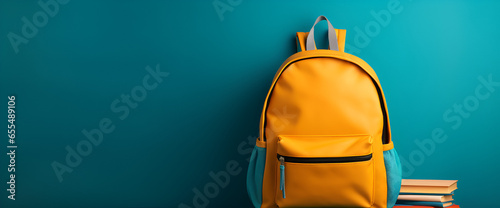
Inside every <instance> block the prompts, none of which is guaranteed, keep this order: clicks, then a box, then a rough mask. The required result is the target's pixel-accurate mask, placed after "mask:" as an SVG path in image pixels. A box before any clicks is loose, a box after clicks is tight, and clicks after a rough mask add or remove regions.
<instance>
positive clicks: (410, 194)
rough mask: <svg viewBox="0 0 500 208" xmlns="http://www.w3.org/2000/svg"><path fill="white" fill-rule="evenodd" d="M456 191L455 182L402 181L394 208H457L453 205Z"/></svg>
mask: <svg viewBox="0 0 500 208" xmlns="http://www.w3.org/2000/svg"><path fill="white" fill-rule="evenodd" d="M456 189H457V181H456V180H414V179H403V181H402V182H401V191H400V193H399V196H398V201H397V202H396V206H395V207H394V208H412V207H413V208H433V207H448V208H458V207H459V206H458V205H454V203H453V192H454V191H455V190H456Z"/></svg>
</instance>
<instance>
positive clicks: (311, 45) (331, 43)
mask: <svg viewBox="0 0 500 208" xmlns="http://www.w3.org/2000/svg"><path fill="white" fill-rule="evenodd" d="M322 20H326V22H327V23H328V48H329V49H330V50H335V51H338V50H339V45H338V43H337V35H336V34H335V28H333V26H332V24H331V23H330V21H328V19H327V18H326V17H325V16H323V15H321V16H319V17H318V18H317V19H316V22H315V23H314V25H313V26H312V28H311V30H310V31H309V35H307V44H306V50H308V51H310V50H315V49H316V43H315V42H314V26H316V24H318V22H321V21H322Z"/></svg>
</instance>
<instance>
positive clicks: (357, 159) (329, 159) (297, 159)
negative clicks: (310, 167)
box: [278, 154, 372, 164]
mask: <svg viewBox="0 0 500 208" xmlns="http://www.w3.org/2000/svg"><path fill="white" fill-rule="evenodd" d="M281 158H283V162H282V163H281V164H284V161H287V162H292V163H347V162H361V161H367V160H370V159H372V154H369V155H362V156H350V157H289V156H283V155H280V154H278V159H280V162H281Z"/></svg>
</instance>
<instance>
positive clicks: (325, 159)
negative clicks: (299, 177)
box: [278, 154, 372, 199]
mask: <svg viewBox="0 0 500 208" xmlns="http://www.w3.org/2000/svg"><path fill="white" fill-rule="evenodd" d="M371 159H372V154H369V155H362V156H350V157H313V158H307V157H288V156H283V155H280V154H278V160H279V161H280V190H281V193H282V194H283V199H284V198H286V195H285V160H286V161H287V162H291V163H349V162H361V161H367V160H371Z"/></svg>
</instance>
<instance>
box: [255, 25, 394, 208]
mask: <svg viewBox="0 0 500 208" xmlns="http://www.w3.org/2000/svg"><path fill="white" fill-rule="evenodd" d="M322 20H326V21H327V23H328V39H329V49H316V45H315V42H314V26H315V25H316V24H317V23H318V22H320V21H322ZM345 34H346V31H345V30H338V29H334V28H333V26H332V25H331V24H330V22H329V21H328V19H326V17H324V16H320V17H318V19H317V20H316V22H315V23H314V25H313V27H312V28H311V30H310V31H309V33H303V32H299V33H297V45H298V50H299V52H297V53H295V54H294V55H292V56H291V57H289V58H288V59H287V60H286V61H285V62H284V63H283V64H282V65H281V67H280V69H279V70H278V72H277V73H276V75H275V77H274V80H273V82H272V85H271V89H270V90H269V93H268V94H267V97H266V99H265V102H264V108H263V110H262V116H261V120H260V136H259V138H258V139H257V142H256V146H255V148H254V150H253V152H252V156H251V159H250V165H249V168H248V174H247V190H248V193H249V196H250V199H251V201H252V203H253V205H254V206H255V207H256V208H274V207H374V208H375V207H376V208H385V207H393V206H394V204H395V202H396V199H397V196H398V193H399V189H400V186H401V164H400V161H399V157H398V154H397V152H396V150H395V149H394V146H393V143H392V139H391V131H390V126H389V116H388V113H387V106H386V103H385V98H384V94H383V92H382V87H381V86H380V83H379V80H378V78H377V75H376V74H375V72H374V71H373V69H372V68H371V67H370V66H369V65H368V64H367V63H366V62H364V61H363V60H361V59H360V58H358V57H356V56H353V55H351V54H347V53H344V47H345Z"/></svg>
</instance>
